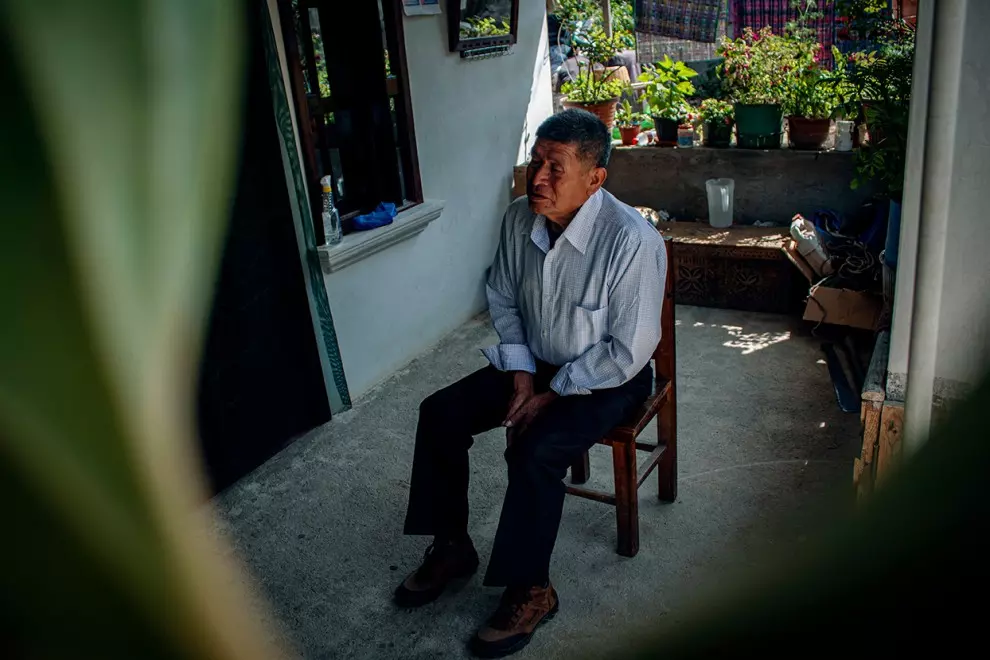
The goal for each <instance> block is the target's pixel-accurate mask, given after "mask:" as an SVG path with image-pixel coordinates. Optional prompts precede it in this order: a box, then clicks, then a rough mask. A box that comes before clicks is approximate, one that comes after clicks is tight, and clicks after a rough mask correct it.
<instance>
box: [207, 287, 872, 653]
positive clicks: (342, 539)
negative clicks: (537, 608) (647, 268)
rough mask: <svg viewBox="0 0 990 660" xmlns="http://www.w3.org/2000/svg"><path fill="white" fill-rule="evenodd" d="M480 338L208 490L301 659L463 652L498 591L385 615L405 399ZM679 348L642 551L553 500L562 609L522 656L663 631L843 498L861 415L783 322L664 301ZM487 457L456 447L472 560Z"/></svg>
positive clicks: (599, 471)
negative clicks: (461, 460) (674, 465)
mask: <svg viewBox="0 0 990 660" xmlns="http://www.w3.org/2000/svg"><path fill="white" fill-rule="evenodd" d="M494 341H495V335H494V332H493V331H492V330H491V329H490V326H489V325H488V324H487V320H486V319H479V320H477V321H473V322H470V323H468V324H466V325H465V326H463V327H462V328H460V330H458V331H457V332H456V333H455V334H453V335H452V336H450V337H448V338H447V339H445V340H444V341H443V342H441V344H440V345H438V346H437V347H436V348H435V349H433V350H432V351H430V352H428V353H426V354H424V355H422V356H420V357H419V358H418V359H417V360H415V361H414V362H413V363H411V364H410V365H409V366H408V367H407V368H406V369H404V370H403V371H401V372H399V373H397V374H395V376H394V377H393V378H391V379H390V380H388V381H387V382H386V383H384V384H383V385H381V386H380V387H379V388H377V389H376V390H374V391H372V392H371V393H370V394H368V395H367V396H365V397H363V398H362V399H361V400H360V401H358V402H357V404H356V405H355V408H354V409H353V410H351V411H349V412H347V413H344V414H342V415H339V416H337V417H335V418H334V419H333V420H332V421H331V422H330V423H328V424H326V425H325V426H323V427H321V428H318V429H314V430H313V431H312V432H310V433H309V434H307V435H306V436H304V437H303V438H301V439H299V440H298V441H297V442H295V443H294V444H292V445H291V446H290V447H288V448H287V449H286V450H285V451H283V452H282V453H280V454H279V455H277V456H276V457H274V458H273V459H272V460H270V461H269V462H268V463H267V464H265V465H263V466H261V467H260V468H258V469H257V470H256V471H255V472H254V473H252V474H250V475H249V476H247V477H246V478H244V479H243V480H241V481H240V482H239V483H238V484H236V485H234V486H233V487H231V488H230V489H228V490H227V491H225V492H224V493H222V494H221V495H220V496H218V497H217V498H216V502H215V504H216V506H217V509H218V513H219V518H220V520H219V521H218V523H217V527H218V530H220V531H221V532H226V533H227V534H228V535H229V537H230V539H231V543H232V545H233V546H234V549H235V551H236V552H237V553H238V554H239V555H240V556H241V557H242V558H243V560H244V562H245V563H246V564H247V566H248V569H249V571H250V572H252V573H253V574H254V576H255V579H256V581H257V582H258V583H259V585H260V591H261V592H262V593H263V594H264V595H265V596H266V597H267V599H268V600H269V602H270V607H269V611H270V612H271V614H270V615H267V616H266V617H265V618H268V619H269V620H270V623H271V624H272V626H273V628H277V629H278V630H280V631H281V632H280V633H278V634H279V635H280V636H284V640H285V641H286V643H287V644H288V645H290V646H291V647H292V648H293V649H294V650H295V651H296V652H297V653H298V654H299V655H301V656H302V657H305V658H335V657H345V658H437V657H453V658H457V657H464V656H465V655H466V652H465V650H464V643H465V642H466V640H467V639H468V638H469V637H470V635H471V633H472V632H473V630H474V629H475V627H476V626H477V625H478V624H479V623H480V622H482V621H483V620H484V618H485V617H486V616H487V615H488V614H489V613H490V611H491V610H492V609H493V608H494V606H495V604H496V603H497V600H498V596H499V592H498V591H497V590H492V589H485V588H482V587H481V575H482V573H483V569H482V571H479V574H478V575H477V576H476V577H475V578H474V579H473V580H472V581H471V582H469V583H468V584H467V586H466V587H464V588H463V589H462V590H461V591H460V592H459V593H456V594H455V593H450V594H445V595H444V596H443V597H442V598H441V599H440V600H439V601H438V602H436V603H434V604H432V605H429V606H427V607H425V608H422V609H420V610H416V611H400V610H398V609H397V608H396V607H395V606H393V605H392V604H391V602H390V595H391V592H392V589H393V588H394V587H395V585H396V584H397V582H398V581H400V580H401V579H402V578H403V577H404V576H405V575H406V573H407V572H409V571H411V570H412V569H413V568H414V567H415V566H416V565H417V564H418V562H419V560H420V558H421V554H422V552H423V550H424V549H425V546H426V544H427V541H425V540H424V539H422V538H407V537H403V536H402V535H401V533H400V530H401V527H402V519H403V515H404V509H405V501H406V496H407V492H408V477H409V466H410V461H411V459H412V451H413V434H414V429H415V422H416V414H417V407H418V404H419V402H420V400H421V399H423V398H424V397H425V396H426V395H428V394H429V393H430V392H432V391H434V390H436V389H438V388H440V387H442V386H444V385H446V384H448V383H449V382H451V381H453V380H455V379H457V378H459V377H460V376H463V375H465V374H467V373H469V372H470V371H472V370H474V369H476V368H479V367H481V366H483V365H484V364H485V362H484V358H483V357H482V356H481V355H480V353H479V352H478V350H477V349H478V348H479V347H481V346H485V345H488V344H490V343H493V342H494ZM677 352H678V353H677V357H678V369H679V373H678V387H679V401H678V406H679V408H678V415H679V431H680V435H679V462H680V485H679V497H678V500H677V502H676V503H674V504H662V503H660V502H659V501H657V499H656V497H655V492H656V486H655V484H656V482H655V481H654V480H652V479H651V480H650V481H649V482H647V483H646V484H644V486H643V488H642V489H641V490H640V530H641V542H640V552H639V555H638V556H637V557H635V558H634V559H626V558H622V557H619V556H618V555H616V554H615V552H614V545H615V518H614V510H613V509H612V508H611V507H608V506H606V505H603V504H598V503H595V502H590V501H585V500H580V499H577V498H568V500H567V503H566V505H565V510H564V518H563V521H562V523H561V528H560V536H559V538H558V541H557V550H556V553H555V555H554V563H553V568H552V573H553V580H554V584H555V585H556V586H557V588H558V590H559V592H560V595H561V612H560V615H558V617H557V618H556V619H555V620H554V621H553V622H551V623H550V624H548V625H547V626H545V627H544V628H542V629H541V630H540V632H539V633H538V634H537V636H536V637H535V638H534V640H533V643H532V644H531V645H530V646H529V648H528V649H527V650H526V651H525V652H523V653H521V654H520V656H519V657H531V658H537V657H539V658H545V657H549V658H557V657H560V658H564V657H572V656H574V655H575V651H576V650H577V651H578V652H580V651H584V652H587V651H588V648H589V645H592V644H594V645H600V644H603V643H604V644H605V645H606V646H608V647H611V648H613V649H617V648H621V647H622V646H624V645H625V644H624V643H623V640H624V639H627V638H626V637H622V636H621V635H620V634H617V630H618V628H619V627H620V626H624V625H628V624H631V623H637V624H645V625H647V626H649V625H650V622H652V621H657V620H659V618H660V617H665V619H666V620H670V617H671V616H672V617H673V618H674V619H676V618H677V616H678V615H679V614H683V612H684V611H685V609H686V608H687V606H688V605H689V604H690V603H691V602H692V599H693V598H696V597H697V596H698V594H718V593H719V591H720V590H723V589H725V588H727V585H729V584H730V583H732V582H733V580H734V577H733V576H736V575H741V574H742V573H743V572H745V571H747V570H752V569H754V568H756V567H760V566H763V565H765V563H766V562H767V561H768V559H770V558H773V557H780V556H784V555H786V554H789V553H793V552H795V551H799V550H800V548H801V546H802V543H803V542H804V541H805V539H806V538H807V537H808V535H810V534H812V533H813V532H814V531H815V530H817V529H818V526H819V525H820V524H821V521H822V519H823V517H827V513H828V512H829V511H834V510H835V508H836V507H839V508H841V507H844V506H846V505H847V504H848V502H849V499H850V498H849V497H848V491H849V489H850V483H851V474H852V459H853V457H854V456H855V455H856V452H857V445H858V440H857V435H858V433H859V420H858V418H857V416H856V415H850V414H844V413H842V412H840V411H839V409H838V407H837V405H836V403H835V399H834V396H833V393H832V386H831V384H830V381H829V377H828V372H827V369H826V366H825V364H824V361H823V360H822V358H823V357H824V356H823V354H822V353H821V351H820V350H819V343H818V341H816V340H815V339H813V338H811V337H809V336H807V335H806V334H805V333H804V331H803V330H802V329H801V326H800V325H799V323H798V322H797V321H794V320H792V319H789V318H786V317H781V316H775V315H767V314H750V313H743V312H735V311H727V310H716V309H704V308H696V307H684V306H680V307H678V308H677ZM646 433H651V434H652V433H653V432H652V430H651V431H647V432H646ZM654 437H655V435H654ZM503 448H504V435H503V433H501V432H500V431H494V432H492V433H489V434H486V435H484V436H481V437H479V438H478V441H477V443H476V444H475V448H474V449H473V450H472V483H471V503H472V519H471V529H470V531H471V534H472V537H473V538H474V539H475V543H476V545H477V547H478V550H479V552H480V553H481V555H482V561H485V560H486V558H487V554H488V551H489V549H490V547H491V542H492V538H493V536H494V533H495V528H496V525H497V522H498V516H499V510H500V506H501V501H502V496H503V493H504V491H505V482H506V477H505V469H504V463H503V460H502V454H501V452H502V450H503ZM591 485H593V486H594V485H597V486H599V487H606V488H608V487H610V486H611V461H610V454H609V450H608V449H607V448H605V447H596V448H595V449H594V450H592V483H591ZM826 503H827V504H826ZM829 507H831V508H829Z"/></svg>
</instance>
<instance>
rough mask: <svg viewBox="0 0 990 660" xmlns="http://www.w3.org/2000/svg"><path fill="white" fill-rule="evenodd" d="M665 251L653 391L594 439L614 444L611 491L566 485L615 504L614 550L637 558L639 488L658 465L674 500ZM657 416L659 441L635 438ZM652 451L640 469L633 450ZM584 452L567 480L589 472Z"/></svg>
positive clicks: (670, 291) (670, 311)
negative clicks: (637, 406)
mask: <svg viewBox="0 0 990 660" xmlns="http://www.w3.org/2000/svg"><path fill="white" fill-rule="evenodd" d="M663 243H664V247H665V249H666V251H667V278H666V284H665V286H664V292H663V308H662V310H661V313H660V332H661V335H660V343H659V344H657V348H656V350H655V351H654V352H653V369H654V376H655V380H654V384H653V393H652V394H651V395H650V396H649V398H648V399H647V400H646V401H645V402H644V403H643V405H642V406H640V407H639V408H638V409H637V410H636V411H635V412H634V413H633V414H632V415H631V416H630V417H629V419H627V420H626V421H625V422H623V423H622V424H621V425H619V426H617V427H615V428H614V429H612V430H611V431H610V432H609V433H608V435H606V436H605V437H604V438H602V439H601V440H599V441H598V442H599V443H600V444H603V445H609V446H610V447H612V466H613V469H614V471H615V493H606V492H602V491H597V490H591V489H587V488H578V487H576V486H568V487H567V492H568V493H570V494H571V495H577V496H578V497H584V498H586V499H589V500H595V501H597V502H604V503H606V504H611V505H613V506H614V507H615V517H616V522H617V523H618V536H619V543H618V548H617V552H618V553H619V554H620V555H623V556H625V557H635V556H636V553H637V552H639V500H638V497H637V495H638V491H639V487H640V486H641V485H642V484H643V482H644V481H646V478H647V477H649V476H650V473H651V472H652V471H653V470H654V468H656V470H657V475H658V477H659V482H660V488H659V497H660V499H661V500H663V501H665V502H673V501H674V500H675V499H677V390H676V387H675V384H674V380H675V379H674V372H675V358H674V276H673V275H674V271H673V265H672V264H673V258H672V254H671V253H672V249H671V248H672V245H673V244H672V242H671V241H670V239H665V240H664V242H663ZM654 418H656V420H657V440H658V442H657V444H655V445H654V444H651V443H647V442H638V441H637V437H639V434H640V433H641V432H642V431H643V429H645V428H646V426H647V425H648V424H649V423H650V422H651V421H652V420H653V419H654ZM637 449H638V450H641V451H647V452H650V454H649V456H648V457H647V459H646V462H645V463H644V464H643V466H642V468H640V469H638V470H637V467H636V450H637ZM590 470H591V468H590V464H589V462H588V452H585V453H584V455H583V456H582V457H581V458H580V459H579V460H578V461H577V462H576V463H575V464H574V465H572V466H571V482H572V483H573V484H583V483H586V482H587V481H588V477H589V475H590Z"/></svg>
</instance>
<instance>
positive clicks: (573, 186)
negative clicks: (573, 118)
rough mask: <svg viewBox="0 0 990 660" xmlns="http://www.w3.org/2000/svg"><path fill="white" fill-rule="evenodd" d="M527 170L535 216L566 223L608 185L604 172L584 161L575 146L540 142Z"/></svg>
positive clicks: (527, 189)
mask: <svg viewBox="0 0 990 660" xmlns="http://www.w3.org/2000/svg"><path fill="white" fill-rule="evenodd" d="M530 156H531V157H530V161H529V167H528V168H527V170H526V194H527V195H528V196H529V208H530V209H531V210H532V211H533V213H537V214H539V215H543V216H545V217H547V218H549V219H550V220H553V221H555V222H565V223H566V222H567V221H568V220H570V219H571V218H572V217H574V214H575V213H577V210H578V209H579V208H581V205H582V204H584V203H585V202H586V201H588V198H589V197H591V196H592V195H593V194H595V192H596V191H597V190H598V189H599V188H601V186H602V184H603V183H604V182H605V176H606V172H605V168H604V167H597V166H596V165H595V164H594V163H589V162H587V160H586V159H584V158H582V157H581V154H580V152H579V151H578V145H577V144H576V143H573V142H553V141H551V140H544V139H542V138H541V139H538V140H537V141H536V144H535V145H533V151H532V153H531V155H530Z"/></svg>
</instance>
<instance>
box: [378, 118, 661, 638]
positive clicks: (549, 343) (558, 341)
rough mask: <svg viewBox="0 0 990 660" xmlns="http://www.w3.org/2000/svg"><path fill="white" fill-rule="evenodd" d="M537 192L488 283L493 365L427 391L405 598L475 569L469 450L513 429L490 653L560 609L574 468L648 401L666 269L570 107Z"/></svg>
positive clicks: (432, 592) (604, 142) (399, 595)
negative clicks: (557, 565) (554, 558)
mask: <svg viewBox="0 0 990 660" xmlns="http://www.w3.org/2000/svg"><path fill="white" fill-rule="evenodd" d="M536 138H537V139H536V144H535V145H534V146H533V151H532V158H531V160H530V164H529V169H528V171H527V185H526V192H527V195H526V197H521V198H519V199H517V200H515V201H514V202H512V203H511V204H510V205H509V208H508V210H507V211H506V213H505V218H504V219H503V221H502V235H501V240H500V242H499V246H498V251H497V252H496V255H495V262H494V263H493V264H492V268H491V273H490V275H489V278H488V285H487V294H488V302H489V306H490V309H491V316H492V322H493V324H494V325H495V330H496V331H497V332H498V336H499V340H500V341H499V343H498V345H496V346H492V347H491V348H487V349H485V350H484V354H485V356H486V357H487V358H488V360H489V362H491V365H490V366H488V367H486V368H484V369H481V370H480V371H477V372H475V373H473V374H471V375H469V376H467V377H466V378H464V379H463V380H460V381H458V382H456V383H454V384H453V385H450V386H449V387H447V388H445V389H442V390H440V391H439V392H436V393H434V394H432V395H431V396H430V397H428V398H427V399H426V400H425V401H424V402H423V403H422V405H421V407H420V415H419V425H418V428H417V430H416V449H415V456H414V459H413V468H412V483H411V488H410V493H409V509H408V513H407V516H406V522H405V533H406V534H423V535H431V536H433V537H434V539H433V543H432V544H431V545H430V547H429V549H428V550H427V552H426V558H425V560H424V562H423V564H422V566H420V568H419V569H418V570H417V571H416V572H414V573H413V574H412V575H410V576H409V577H408V578H406V580H405V581H404V582H403V583H402V584H401V585H400V586H399V587H398V589H396V592H395V597H396V601H397V602H398V603H399V604H400V605H401V606H405V607H412V606H417V605H423V604H425V603H429V602H431V601H433V600H435V599H436V598H437V597H438V596H439V595H440V594H441V592H442V591H443V590H444V588H445V586H446V585H447V584H448V583H449V582H450V581H451V580H454V579H457V578H464V577H467V576H470V575H471V574H473V573H474V572H475V571H476V570H477V568H478V554H477V553H476V552H475V549H474V545H473V544H472V543H471V538H470V537H469V536H468V475H469V467H468V449H470V447H471V445H472V444H473V436H475V435H477V434H479V433H483V432H485V431H488V430H491V429H493V428H495V427H497V426H504V427H505V428H506V439H507V445H508V447H507V449H506V450H505V460H506V463H507V464H508V473H509V487H508V490H507V491H506V494H505V501H504V503H503V505H502V515H501V519H500V521H499V525H498V532H497V533H496V535H495V543H494V547H493V548H492V556H491V560H490V562H489V564H488V571H487V574H486V575H485V584H486V585H488V586H500V587H506V589H505V593H504V595H503V597H502V601H501V604H500V605H499V607H498V609H497V610H496V612H495V613H494V615H493V616H492V617H491V619H489V621H488V622H487V623H486V624H485V625H484V626H482V627H481V628H480V629H479V630H478V631H477V633H476V634H475V636H474V638H473V639H472V642H471V648H472V650H473V651H474V652H475V653H476V654H477V655H480V656H482V657H501V656H504V655H508V654H510V653H514V652H515V651H517V650H519V649H521V648H522V647H523V646H525V645H526V644H527V643H528V642H529V640H530V638H531V637H532V635H533V632H534V631H535V629H536V627H537V626H538V625H539V624H541V623H543V622H544V621H546V620H548V619H550V618H551V617H552V616H553V615H554V614H556V613H557V610H558V607H559V601H558V599H557V593H556V591H555V590H554V588H553V586H552V585H551V584H550V576H549V573H550V555H551V554H552V552H553V547H554V543H555V541H556V539H557V528H558V527H559V525H560V518H561V511H562V509H563V504H564V494H565V490H564V484H563V478H564V477H565V475H566V473H567V468H568V466H570V465H571V463H572V462H574V461H575V459H577V458H578V457H579V456H580V455H581V454H582V453H583V452H584V451H586V450H587V449H589V448H590V447H591V446H592V445H593V444H594V443H595V442H596V441H597V440H598V439H599V438H601V437H602V436H604V435H605V433H606V432H607V431H608V430H610V429H611V428H612V427H614V426H616V425H617V424H618V423H619V422H621V421H622V420H623V419H624V418H626V417H627V416H628V415H629V414H630V413H631V411H633V410H634V409H635V408H636V407H637V406H639V405H640V404H641V403H642V402H643V401H644V400H645V399H646V397H647V396H648V395H649V392H650V388H651V381H652V373H651V370H650V365H649V360H650V355H651V354H652V352H653V350H654V348H655V347H656V345H657V341H658V340H659V336H660V305H661V303H662V299H663V295H662V294H663V287H664V277H665V274H666V264H665V259H666V257H665V253H664V250H663V245H662V243H661V238H660V235H659V234H658V233H657V231H656V230H655V229H654V228H653V227H652V226H650V225H649V224H648V223H647V222H646V220H644V219H643V217H642V216H641V215H640V214H639V213H638V212H637V211H636V210H634V209H633V208H631V207H630V206H627V205H626V204H623V203H622V202H620V201H619V200H617V199H616V198H615V197H613V196H612V195H611V194H610V193H608V192H607V191H606V190H604V189H602V184H603V183H604V182H605V177H606V170H605V166H606V165H607V164H608V157H609V152H610V150H611V135H610V134H609V131H608V129H607V128H606V127H605V125H604V124H602V122H601V121H599V120H598V119H597V118H596V117H595V116H594V115H592V114H590V113H588V112H585V111H583V110H566V111H564V112H562V113H560V114H557V115H554V116H553V117H550V118H549V119H547V120H546V121H544V122H543V124H542V125H541V126H540V127H539V129H538V130H537V132H536Z"/></svg>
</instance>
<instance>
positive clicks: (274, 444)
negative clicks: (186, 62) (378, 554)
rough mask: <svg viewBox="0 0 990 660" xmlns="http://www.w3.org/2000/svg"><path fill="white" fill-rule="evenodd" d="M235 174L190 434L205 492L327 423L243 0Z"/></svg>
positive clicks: (259, 44)
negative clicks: (244, 42)
mask: <svg viewBox="0 0 990 660" xmlns="http://www.w3.org/2000/svg"><path fill="white" fill-rule="evenodd" d="M249 5H250V7H251V8H250V9H249V10H248V11H247V12H246V14H247V15H248V23H249V30H248V34H249V38H248V41H249V43H248V54H247V60H248V61H247V67H248V68H247V71H246V79H247V80H246V84H247V92H246V94H245V103H244V127H243V133H242V135H243V137H242V143H241V153H240V160H239V173H238V178H237V187H236V193H235V198H234V200H233V204H232V212H231V218H230V222H229V226H228V228H227V237H226V240H225V245H224V250H223V257H222V263H221V267H220V272H219V277H218V280H217V285H216V289H215V293H214V298H213V306H212V311H211V314H210V321H209V331H208V335H207V340H206V346H205V352H204V355H203V362H202V364H201V367H200V374H199V392H198V401H197V408H198V410H197V412H198V423H199V433H200V438H201V443H202V449H203V454H204V459H205V462H206V467H207V472H208V474H209V477H210V479H211V482H212V485H213V488H214V490H216V491H219V490H222V489H223V488H225V487H226V486H228V485H230V484H231V483H233V482H234V481H236V480H237V479H239V478H240V477H242V476H243V475H245V474H246V473H248V472H249V471H251V470H252V469H254V468H255V467H257V466H258V465H260V464H261V463H263V462H264V461H265V460H266V459H268V458H269V457H270V456H272V455H273V454H275V453H276V452H277V451H278V450H279V449H281V448H282V447H284V446H285V445H286V444H287V443H288V442H289V441H290V440H291V439H293V438H294V437H296V436H297V435H299V434H300V433H303V432H305V431H307V430H309V429H311V428H313V427H315V426H318V425H320V424H322V423H324V422H326V421H327V420H329V419H330V408H329V405H328V403H327V395H326V389H325V385H324V380H323V372H322V369H321V367H320V357H319V353H318V350H317V345H316V335H315V332H314V327H313V321H312V319H311V316H310V310H309V305H308V302H307V299H306V285H305V281H304V279H303V270H302V268H303V266H302V263H301V260H300V257H299V251H298V248H297V245H296V235H295V230H294V228H293V225H292V213H291V209H290V206H289V192H288V189H287V187H286V180H285V173H284V171H283V166H282V156H281V153H280V150H279V137H278V133H277V127H276V124H275V116H274V111H273V109H272V95H271V90H270V88H269V82H268V72H267V62H266V58H265V48H264V42H263V40H262V35H261V32H260V31H261V30H262V29H264V28H263V27H262V26H261V25H260V22H261V21H260V17H259V15H258V11H257V10H258V7H257V4H256V3H249Z"/></svg>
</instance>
